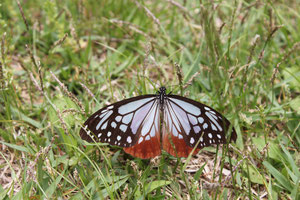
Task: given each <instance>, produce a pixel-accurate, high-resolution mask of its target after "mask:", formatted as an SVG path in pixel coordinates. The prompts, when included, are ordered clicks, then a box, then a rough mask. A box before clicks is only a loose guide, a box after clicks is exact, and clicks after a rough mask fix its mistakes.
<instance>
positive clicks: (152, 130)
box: [150, 126, 155, 137]
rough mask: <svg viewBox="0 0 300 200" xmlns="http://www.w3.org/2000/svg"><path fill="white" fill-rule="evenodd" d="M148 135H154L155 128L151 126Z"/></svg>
mask: <svg viewBox="0 0 300 200" xmlns="http://www.w3.org/2000/svg"><path fill="white" fill-rule="evenodd" d="M150 136H151V137H154V136H155V128H154V126H152V128H151V131H150Z"/></svg>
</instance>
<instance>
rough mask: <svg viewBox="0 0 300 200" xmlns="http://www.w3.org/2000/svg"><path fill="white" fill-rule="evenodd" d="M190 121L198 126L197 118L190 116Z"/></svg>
mask: <svg viewBox="0 0 300 200" xmlns="http://www.w3.org/2000/svg"><path fill="white" fill-rule="evenodd" d="M188 117H189V120H190V122H191V124H193V125H196V124H197V123H198V121H197V118H196V117H194V116H193V115H190V114H188Z"/></svg>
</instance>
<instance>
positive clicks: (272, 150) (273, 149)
mask: <svg viewBox="0 0 300 200" xmlns="http://www.w3.org/2000/svg"><path fill="white" fill-rule="evenodd" d="M252 141H253V143H254V144H255V146H256V147H257V149H258V150H259V151H262V150H263V148H264V147H265V146H266V143H265V140H264V139H263V138H252ZM268 142H269V156H270V158H272V159H274V160H279V156H278V155H280V154H281V151H280V148H279V146H278V145H277V144H276V143H274V142H272V141H270V140H269V141H268Z"/></svg>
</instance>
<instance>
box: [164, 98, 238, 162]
mask: <svg viewBox="0 0 300 200" xmlns="http://www.w3.org/2000/svg"><path fill="white" fill-rule="evenodd" d="M229 127H230V122H229V121H228V120H227V119H226V118H225V117H224V116H222V115H221V114H220V113H219V112H217V111H216V110H214V109H213V108H211V107H209V106H206V105H204V104H201V103H199V102H197V101H194V100H191V99H188V98H185V97H181V96H177V95H168V97H167V99H166V100H165V107H164V122H163V136H162V143H163V144H162V145H163V148H164V150H166V151H167V152H168V153H170V154H171V155H173V156H178V157H187V156H188V155H189V154H190V152H191V151H192V150H193V148H194V147H195V145H196V144H197V143H198V141H199V144H198V146H197V147H196V149H195V151H194V154H196V153H197V152H198V151H199V150H200V149H201V148H203V147H205V146H210V145H212V144H224V143H226V141H227V139H226V133H227V130H228V129H229ZM230 137H231V138H230V140H233V141H235V140H236V132H235V130H234V128H232V132H231V136H230Z"/></svg>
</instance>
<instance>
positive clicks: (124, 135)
mask: <svg viewBox="0 0 300 200" xmlns="http://www.w3.org/2000/svg"><path fill="white" fill-rule="evenodd" d="M156 101H157V99H156V95H143V96H138V97H133V98H130V99H125V100H123V101H119V102H117V103H114V104H111V105H109V106H106V107H104V108H102V109H100V110H99V111H97V112H96V113H94V114H93V115H92V116H91V117H89V118H88V120H87V121H86V122H85V123H84V125H83V128H82V129H81V130H80V136H81V138H82V139H84V140H86V141H88V142H92V141H96V142H104V143H109V144H111V145H116V146H120V147H124V150H125V151H126V152H127V153H130V154H132V155H133V156H136V157H140V158H148V157H152V156H155V155H157V154H159V153H160V151H161V150H160V141H159V131H158V129H157V127H159V126H158V125H157V124H159V114H157V113H158V111H156V110H158V108H157V107H158V103H157V102H156ZM153 113H154V114H153ZM150 115H151V119H150ZM153 115H154V116H153ZM157 115H158V117H157ZM152 117H156V118H155V119H156V120H158V122H157V123H154V120H153V119H152ZM149 122H152V124H149ZM154 124H155V125H156V128H154V129H150V130H149V131H148V133H145V131H146V132H147V130H148V127H150V128H153V126H154ZM152 130H154V132H153V131H152ZM141 138H142V139H141ZM141 140H143V141H141ZM149 146H150V147H152V148H149Z"/></svg>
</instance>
